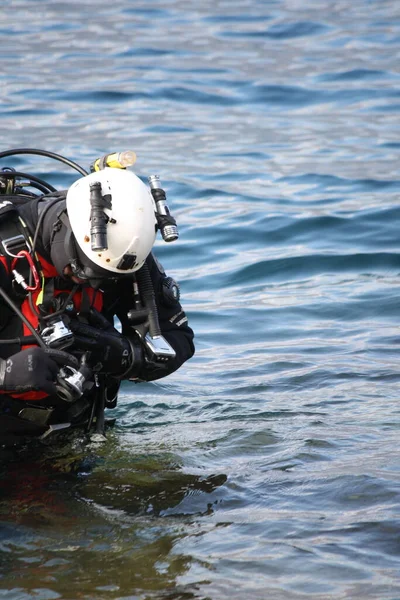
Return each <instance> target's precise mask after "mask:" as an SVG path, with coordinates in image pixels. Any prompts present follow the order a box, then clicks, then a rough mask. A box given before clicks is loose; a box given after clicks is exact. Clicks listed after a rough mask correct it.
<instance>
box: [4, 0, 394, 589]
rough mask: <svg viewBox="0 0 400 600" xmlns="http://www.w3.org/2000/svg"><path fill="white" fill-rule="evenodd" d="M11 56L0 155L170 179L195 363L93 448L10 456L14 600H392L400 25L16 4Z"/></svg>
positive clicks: (57, 180) (53, 168) (328, 13)
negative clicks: (118, 166)
mask: <svg viewBox="0 0 400 600" xmlns="http://www.w3.org/2000/svg"><path fill="white" fill-rule="evenodd" d="M0 43H1V48H2V62H1V73H0V85H1V92H2V93H1V96H0V101H1V113H0V132H1V140H2V142H1V145H2V148H1V150H4V149H7V148H10V147H23V146H30V147H39V148H45V149H47V150H50V151H54V152H59V153H61V154H64V155H66V156H68V157H69V158H71V159H74V160H76V161H77V162H78V163H81V164H82V165H83V166H85V167H86V168H88V167H89V164H90V163H91V161H92V160H93V159H94V158H96V157H98V156H101V155H102V154H104V153H105V152H107V151H113V150H118V149H122V150H123V149H128V148H132V149H133V150H135V151H136V152H137V155H138V161H137V166H136V167H135V171H136V172H137V173H138V174H139V175H140V176H142V177H147V175H150V174H153V173H158V174H159V175H160V177H161V181H162V182H163V184H164V186H165V188H166V190H167V193H168V198H169V202H170V208H171V210H172V212H173V213H174V215H175V216H176V218H177V220H178V222H179V226H180V233H181V237H180V240H179V242H177V243H175V244H172V245H170V246H169V245H167V244H164V243H163V242H162V241H158V242H157V246H156V251H157V255H158V257H159V258H160V259H161V261H162V262H163V264H164V266H165V267H166V268H167V271H168V273H169V274H171V275H174V276H175V277H176V278H177V279H178V280H179V281H180V284H181V290H182V297H183V303H184V305H185V308H186V309H187V313H188V315H189V319H190V323H191V325H192V326H193V328H194V329H195V331H196V342H197V353H196V356H195V358H194V359H193V360H191V361H190V362H189V363H187V364H186V365H185V366H184V367H182V369H181V370H180V371H179V372H178V373H176V374H174V375H172V376H171V377H169V378H167V379H165V380H162V381H160V382H159V383H154V384H147V385H146V384H140V385H137V386H130V385H124V387H123V391H122V394H121V397H120V402H119V405H118V407H117V409H116V410H115V411H113V412H110V413H109V416H114V417H116V418H117V421H116V425H115V427H114V428H113V429H110V430H109V433H108V439H107V442H106V443H105V444H104V445H103V446H95V445H90V443H88V442H87V441H85V440H82V439H79V438H74V439H68V440H60V441H59V443H57V444H55V443H54V442H53V444H50V443H49V444H48V445H46V446H45V447H43V448H27V449H25V450H22V451H21V452H20V453H18V454H17V453H15V452H11V451H7V452H4V455H3V456H2V460H1V465H0V470H1V473H2V485H1V498H0V520H1V522H0V529H1V537H0V540H1V541H0V598H5V599H7V600H33V599H40V600H58V599H65V600H67V599H68V600H70V599H72V600H103V599H104V600H106V599H110V600H117V599H118V600H134V599H135V600H136V599H138V600H153V599H154V600H166V599H168V600H190V599H199V600H200V599H203V600H204V599H206V598H207V599H211V600H227V599H229V600H239V599H240V600H242V599H243V598H245V599H247V598H249V599H251V600H267V599H271V600H302V599H306V598H313V599H315V600H326V599H335V600H336V599H337V600H339V599H352V600H354V599H357V600H358V599H359V600H369V599H376V600H398V599H399V598H400V560H399V559H400V541H399V540H400V536H399V526H400V519H399V514H400V493H399V492H400V488H399V481H400V470H399V458H400V452H399V440H400V435H399V424H400V419H399V384H400V364H399V362H400V361H399V343H400V333H399V327H398V323H399V283H400V256H399V232H400V207H399V201H398V196H399V191H400V179H399V152H400V140H399V129H400V128H399V114H400V86H399V83H400V72H399V51H400V4H399V3H396V2H393V1H392V0H390V1H389V0H376V1H373V0H352V1H351V2H350V0H346V1H345V0H311V1H308V2H303V1H297V0H240V1H239V0H213V1H212V2H211V1H210V0H204V1H202V2H195V1H194V0H185V1H183V0H159V1H157V0H146V1H144V0H139V1H135V2H128V0H120V1H118V0H117V1H116V2H115V3H110V2H105V0H97V1H96V2H95V3H93V2H89V1H88V0H64V1H61V0H42V1H41V2H40V3H38V2H34V1H30V0H3V4H2V10H1V12H0ZM3 163H4V164H3ZM6 164H9V163H7V161H2V165H1V166H6ZM10 166H14V167H18V169H19V170H21V171H24V170H25V171H28V172H29V171H30V172H32V173H34V174H36V175H38V176H39V177H42V178H44V179H48V180H50V181H51V182H52V183H53V184H54V185H56V186H57V187H63V186H68V185H70V183H72V181H74V179H75V174H74V173H73V172H72V171H69V170H68V169H67V168H64V167H63V166H62V165H59V164H57V163H52V162H51V161H49V160H47V159H44V158H41V157H40V158H39V157H38V158H33V157H30V158H29V157H27V158H24V157H19V158H18V159H16V160H15V161H13V164H12V165H10Z"/></svg>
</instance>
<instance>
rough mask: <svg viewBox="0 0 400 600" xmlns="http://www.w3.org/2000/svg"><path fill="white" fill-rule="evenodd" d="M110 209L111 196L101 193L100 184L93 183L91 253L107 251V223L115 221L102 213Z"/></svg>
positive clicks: (91, 189)
mask: <svg viewBox="0 0 400 600" xmlns="http://www.w3.org/2000/svg"><path fill="white" fill-rule="evenodd" d="M105 208H108V209H111V196H110V195H109V194H106V195H104V196H103V194H102V193H101V183H100V182H98V181H95V182H94V183H92V184H91V185H90V221H91V225H90V242H91V247H92V250H93V252H103V251H104V250H107V249H108V243H107V223H108V222H110V223H115V222H116V221H115V219H110V217H109V216H108V215H107V214H106V213H105V212H104V209H105Z"/></svg>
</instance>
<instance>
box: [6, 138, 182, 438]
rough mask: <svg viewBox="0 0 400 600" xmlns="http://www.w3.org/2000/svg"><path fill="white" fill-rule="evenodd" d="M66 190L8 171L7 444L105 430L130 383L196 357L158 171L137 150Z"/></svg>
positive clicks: (113, 158) (99, 164) (101, 164)
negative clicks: (161, 256)
mask: <svg viewBox="0 0 400 600" xmlns="http://www.w3.org/2000/svg"><path fill="white" fill-rule="evenodd" d="M16 154H38V155H42V156H47V157H50V158H53V159H55V160H58V161H61V162H64V163H66V164H68V165H69V166H71V167H72V168H74V169H76V170H78V171H79V173H80V175H81V177H80V178H79V179H78V180H77V181H75V183H73V184H72V185H71V186H70V187H69V188H68V190H61V191H57V190H56V189H55V188H54V187H53V186H51V185H50V184H48V183H47V182H45V181H44V180H42V179H39V178H38V177H36V176H33V175H29V174H26V173H21V172H19V171H16V170H15V169H14V168H12V167H8V166H7V167H5V168H3V169H1V170H0V445H1V444H8V443H11V444H13V443H17V442H20V441H21V440H25V439H30V438H32V437H35V438H39V439H42V438H44V437H46V436H48V435H49V434H51V433H53V432H55V431H60V430H64V429H69V428H74V427H75V428H76V427H80V428H83V429H84V430H85V431H87V432H91V435H92V437H93V435H94V436H96V435H98V436H103V435H104V423H105V418H104V411H105V409H107V408H115V406H116V402H117V397H118V391H119V388H120V385H121V382H122V381H133V382H143V381H144V382H146V381H152V380H156V379H159V378H162V377H165V376H167V375H169V374H170V373H173V372H174V371H176V370H177V369H178V368H179V367H180V366H181V365H182V364H183V363H184V362H185V361H187V360H188V359H189V358H191V357H192V356H193V354H194V344H193V338H194V334H193V331H192V329H191V328H190V327H189V325H188V319H187V316H186V314H185V312H184V310H183V308H182V306H181V303H180V292H179V286H178V284H177V283H176V282H175V281H174V279H172V278H171V277H169V276H167V274H166V273H165V271H164V269H163V267H162V265H161V264H160V263H159V261H158V260H157V258H156V257H155V255H154V253H153V252H152V248H153V244H154V242H155V238H156V233H157V231H160V232H161V234H162V237H163V239H164V240H165V241H168V242H169V241H174V240H176V239H177V237H178V230H177V226H176V221H175V219H174V218H173V217H172V215H171V214H170V212H169V209H168V206H167V203H166V194H165V191H164V190H163V189H162V187H161V184H160V181H159V178H158V177H157V176H151V177H149V178H148V181H149V185H146V184H145V183H144V182H143V181H142V180H141V179H140V178H139V177H138V176H137V175H135V174H134V173H133V171H132V170H128V169H127V167H128V166H131V165H132V164H133V162H134V160H135V155H134V153H132V152H130V151H128V152H125V153H116V154H108V155H105V156H104V157H103V158H102V159H98V160H96V161H95V162H94V163H93V164H92V165H91V169H90V170H91V172H90V173H88V172H87V171H86V170H85V169H83V168H82V167H80V166H79V165H77V164H76V163H75V162H73V161H71V160H69V159H66V158H64V157H62V156H60V155H58V154H55V153H51V152H46V151H43V150H36V149H29V148H23V149H16V150H9V151H6V152H1V153H0V159H3V158H6V157H10V156H14V155H16Z"/></svg>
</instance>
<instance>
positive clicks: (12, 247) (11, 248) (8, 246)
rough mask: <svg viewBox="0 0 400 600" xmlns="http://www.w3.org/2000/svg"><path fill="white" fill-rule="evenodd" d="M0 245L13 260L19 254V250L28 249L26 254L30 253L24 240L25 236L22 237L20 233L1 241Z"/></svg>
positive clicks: (29, 247) (28, 246)
mask: <svg viewBox="0 0 400 600" xmlns="http://www.w3.org/2000/svg"><path fill="white" fill-rule="evenodd" d="M1 243H2V245H3V248H4V250H5V252H6V253H7V254H8V256H12V257H13V258H16V257H17V255H18V252H20V251H21V250H26V248H28V252H31V251H32V248H31V246H30V244H29V242H28V240H26V239H25V236H23V235H22V233H20V234H19V235H14V236H12V237H9V238H6V239H2V240H1Z"/></svg>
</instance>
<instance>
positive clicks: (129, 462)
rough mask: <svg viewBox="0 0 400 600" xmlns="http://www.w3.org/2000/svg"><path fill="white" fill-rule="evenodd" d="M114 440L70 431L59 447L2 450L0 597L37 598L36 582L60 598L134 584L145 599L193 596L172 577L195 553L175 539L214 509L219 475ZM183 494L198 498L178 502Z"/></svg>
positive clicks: (123, 591)
mask: <svg viewBox="0 0 400 600" xmlns="http://www.w3.org/2000/svg"><path fill="white" fill-rule="evenodd" d="M116 444H117V441H116V440H113V434H110V438H109V440H108V441H107V442H106V443H105V445H103V446H102V445H100V446H97V447H96V446H93V444H88V443H86V442H85V441H83V440H81V439H79V438H78V437H77V438H76V439H75V440H74V442H71V441H70V440H69V441H67V440H66V441H65V442H64V446H63V447H60V444H59V443H58V444H57V445H51V446H46V447H43V446H39V445H35V446H30V447H26V448H24V449H20V450H19V451H17V450H10V449H8V450H7V451H4V453H3V456H2V457H1V463H0V469H1V480H2V485H1V491H0V522H1V525H0V531H1V544H0V554H1V557H2V558H1V565H2V566H1V568H2V580H1V584H2V587H3V588H7V589H8V590H13V592H12V593H11V592H10V596H7V598H11V599H12V598H14V596H13V595H12V594H13V593H15V598H20V599H21V600H23V599H25V598H30V597H36V596H35V595H36V594H38V589H41V587H42V588H43V591H42V592H40V593H42V594H43V596H41V597H43V598H53V597H54V598H57V597H59V596H58V595H51V594H52V592H51V590H52V587H53V585H55V587H56V589H57V594H62V597H63V598H92V597H93V598H103V597H104V598H109V597H110V595H109V594H110V593H111V594H117V596H111V597H130V598H131V597H136V596H132V594H135V591H136V590H141V591H146V593H147V592H148V593H149V595H148V596H146V597H149V598H153V597H154V598H155V597H157V598H168V599H171V600H172V599H174V600H178V599H179V598H182V600H183V599H186V598H187V599H190V598H195V597H198V596H197V595H196V593H195V589H193V591H191V589H190V588H191V586H185V587H184V588H183V587H182V586H179V584H178V583H177V578H178V577H179V576H182V575H184V574H185V572H186V571H187V570H188V569H189V568H190V566H191V564H192V562H193V558H192V557H191V556H190V555H184V554H181V553H179V552H176V551H175V550H174V547H175V545H176V543H177V542H178V541H179V540H180V539H181V538H183V537H185V536H186V535H187V534H188V530H191V528H192V519H193V517H195V516H200V515H201V514H204V515H207V514H211V513H212V510H213V508H212V507H213V503H214V502H215V499H214V497H213V492H214V491H215V490H216V489H217V488H219V487H220V486H223V485H224V483H225V482H226V479H227V477H226V475H223V474H219V475H209V476H202V477H200V476H197V475H191V474H189V473H185V472H183V470H182V467H181V466H180V465H179V460H178V459H177V457H174V456H173V455H168V454H162V453H159V454H154V455H153V454H147V455H138V456H132V455H128V454H127V453H126V452H124V450H123V449H122V448H118V447H117V445H116ZM191 496H196V497H197V499H196V502H195V503H192V504H191V503H190V501H189V504H186V505H185V501H186V500H187V499H188V498H190V497H191ZM190 504H191V506H192V509H191V510H192V512H190V509H189V508H188V506H189V505H190ZM193 506H195V507H197V509H198V510H199V512H198V513H195V512H193ZM195 510H196V509H195ZM177 517H179V520H178V521H177ZM15 525H17V526H18V528H17V529H16V528H15ZM16 579H18V582H19V585H18V587H19V588H20V589H19V590H16V589H13V588H14V584H13V582H14V581H15V580H16ZM22 590H24V591H22ZM45 590H47V591H45ZM94 590H95V592H94ZM93 594H95V595H93ZM126 595H127V596H126ZM0 597H2V595H1V593H0Z"/></svg>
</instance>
